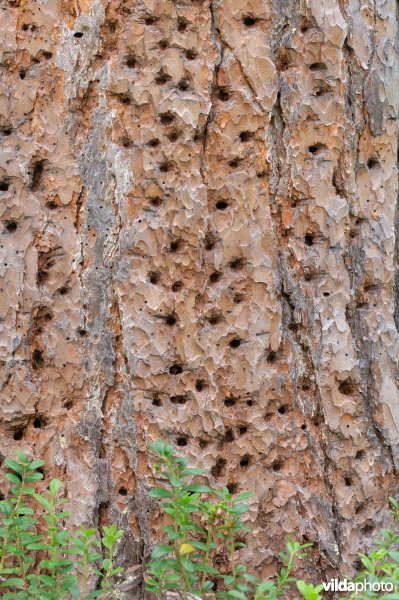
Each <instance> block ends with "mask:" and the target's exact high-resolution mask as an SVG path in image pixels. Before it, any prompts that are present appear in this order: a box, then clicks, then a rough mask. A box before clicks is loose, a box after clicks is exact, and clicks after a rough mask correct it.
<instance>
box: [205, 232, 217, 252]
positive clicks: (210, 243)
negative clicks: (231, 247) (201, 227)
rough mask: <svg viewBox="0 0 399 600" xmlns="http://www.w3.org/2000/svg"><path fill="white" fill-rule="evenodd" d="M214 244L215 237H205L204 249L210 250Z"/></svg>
mask: <svg viewBox="0 0 399 600" xmlns="http://www.w3.org/2000/svg"><path fill="white" fill-rule="evenodd" d="M214 246H215V239H214V238H213V237H212V236H211V235H207V236H206V237H205V250H208V251H209V250H212V249H213V248H214Z"/></svg>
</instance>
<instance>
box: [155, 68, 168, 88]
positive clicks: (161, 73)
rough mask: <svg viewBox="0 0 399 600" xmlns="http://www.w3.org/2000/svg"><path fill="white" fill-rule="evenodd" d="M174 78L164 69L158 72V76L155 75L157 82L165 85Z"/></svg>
mask: <svg viewBox="0 0 399 600" xmlns="http://www.w3.org/2000/svg"><path fill="white" fill-rule="evenodd" d="M171 79H172V78H171V76H170V75H168V74H167V73H165V71H163V70H162V69H161V70H160V71H159V72H158V73H157V76H156V77H155V83H157V84H158V85H164V84H165V83H167V82H168V81H170V80H171Z"/></svg>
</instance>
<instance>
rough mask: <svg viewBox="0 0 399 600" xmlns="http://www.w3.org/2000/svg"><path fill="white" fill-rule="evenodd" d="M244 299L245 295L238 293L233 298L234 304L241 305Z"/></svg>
mask: <svg viewBox="0 0 399 600" xmlns="http://www.w3.org/2000/svg"><path fill="white" fill-rule="evenodd" d="M244 298H245V296H244V294H240V293H236V294H234V296H233V302H234V304H240V303H241V302H242V301H243V300H244Z"/></svg>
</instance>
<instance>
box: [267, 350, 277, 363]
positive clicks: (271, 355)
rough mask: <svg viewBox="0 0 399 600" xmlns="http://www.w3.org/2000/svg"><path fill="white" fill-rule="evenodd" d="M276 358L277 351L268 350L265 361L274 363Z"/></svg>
mask: <svg viewBox="0 0 399 600" xmlns="http://www.w3.org/2000/svg"><path fill="white" fill-rule="evenodd" d="M276 360H277V353H276V352H273V351H272V352H269V354H268V355H267V362H268V363H270V364H272V363H275V362H276Z"/></svg>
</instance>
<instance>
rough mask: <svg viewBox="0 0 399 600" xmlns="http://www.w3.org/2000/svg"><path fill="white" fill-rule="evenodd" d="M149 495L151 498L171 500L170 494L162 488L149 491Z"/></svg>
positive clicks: (171, 495)
mask: <svg viewBox="0 0 399 600" xmlns="http://www.w3.org/2000/svg"><path fill="white" fill-rule="evenodd" d="M149 495H150V496H151V498H173V494H172V492H169V491H168V490H165V489H163V488H155V489H153V490H150V492H149Z"/></svg>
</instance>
